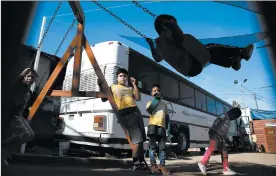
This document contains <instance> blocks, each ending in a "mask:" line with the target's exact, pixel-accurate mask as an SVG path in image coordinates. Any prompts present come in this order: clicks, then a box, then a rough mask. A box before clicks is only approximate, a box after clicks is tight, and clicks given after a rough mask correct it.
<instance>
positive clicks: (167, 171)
mask: <svg viewBox="0 0 276 176" xmlns="http://www.w3.org/2000/svg"><path fill="white" fill-rule="evenodd" d="M158 168H159V169H160V170H161V172H162V173H163V174H165V175H171V172H170V171H169V170H168V168H167V167H165V166H163V165H159V167H158Z"/></svg>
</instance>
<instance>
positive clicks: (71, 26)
mask: <svg viewBox="0 0 276 176" xmlns="http://www.w3.org/2000/svg"><path fill="white" fill-rule="evenodd" d="M76 20H77V18H75V19H74V20H73V22H72V24H71V25H70V26H69V28H68V29H67V31H66V33H65V35H64V37H63V39H62V40H61V42H60V44H59V46H58V48H57V50H56V52H55V54H54V56H56V55H57V53H58V52H59V50H60V48H61V46H62V44H63V42H64V41H65V39H66V37H67V36H68V34H69V32H70V31H71V30H72V28H73V27H74V25H75V23H76Z"/></svg>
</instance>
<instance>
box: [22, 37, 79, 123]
mask: <svg viewBox="0 0 276 176" xmlns="http://www.w3.org/2000/svg"><path fill="white" fill-rule="evenodd" d="M75 46H76V37H75V38H74V39H73V40H72V42H71V44H70V45H69V46H68V48H67V50H66V52H65V53H64V55H63V56H62V58H61V59H60V61H59V63H58V64H57V66H56V68H55V70H54V71H53V73H52V74H51V76H50V78H49V79H48V81H47V82H46V84H45V86H44V87H43V89H42V91H41V92H40V94H39V95H38V97H37V99H36V100H35V102H34V104H33V106H32V108H31V110H30V113H29V115H28V118H27V119H28V120H31V119H32V118H33V117H34V115H35V113H36V111H37V110H38V107H39V106H40V104H41V103H42V101H43V100H44V98H45V96H46V94H47V93H48V91H49V89H50V88H51V87H52V85H53V83H54V82H55V80H56V78H57V76H58V74H59V73H60V71H61V70H62V68H63V67H64V65H65V64H66V61H67V60H68V58H69V56H70V54H71V53H72V51H73V50H74V48H75Z"/></svg>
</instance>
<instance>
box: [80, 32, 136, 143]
mask: <svg viewBox="0 0 276 176" xmlns="http://www.w3.org/2000/svg"><path fill="white" fill-rule="evenodd" d="M83 46H84V49H85V51H86V53H87V56H88V58H89V60H90V62H91V64H92V67H93V68H94V70H95V73H96V75H97V77H98V79H100V80H101V81H102V84H103V85H102V87H103V89H104V90H103V91H104V93H105V94H106V95H107V98H108V100H109V103H110V105H111V107H112V109H113V111H114V113H115V115H116V117H117V118H118V117H119V113H118V108H117V105H116V103H115V101H114V98H113V95H112V94H111V91H110V89H109V87H108V84H107V82H106V80H105V77H104V75H103V73H102V71H101V69H100V66H99V64H98V62H97V61H96V58H95V55H94V53H93V51H92V49H91V48H90V45H89V43H88V41H87V39H86V37H85V35H84V36H83ZM121 127H122V129H123V131H124V133H125V136H126V139H127V140H128V142H129V145H130V147H131V148H132V147H133V144H132V142H131V140H130V137H129V135H128V133H127V131H126V129H125V128H124V127H123V126H122V125H121Z"/></svg>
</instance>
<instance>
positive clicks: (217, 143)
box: [201, 137, 228, 171]
mask: <svg viewBox="0 0 276 176" xmlns="http://www.w3.org/2000/svg"><path fill="white" fill-rule="evenodd" d="M217 148H218V150H219V151H220V152H221V160H222V165H223V170H225V171H226V170H227V168H228V151H227V148H226V146H225V144H224V142H221V143H220V141H219V139H218V138H217V137H214V138H211V139H210V144H209V148H208V150H207V151H206V152H205V154H204V156H203V158H202V160H201V164H203V165H207V164H208V162H209V159H210V157H211V155H212V154H213V153H214V151H215V150H216V149H217Z"/></svg>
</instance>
